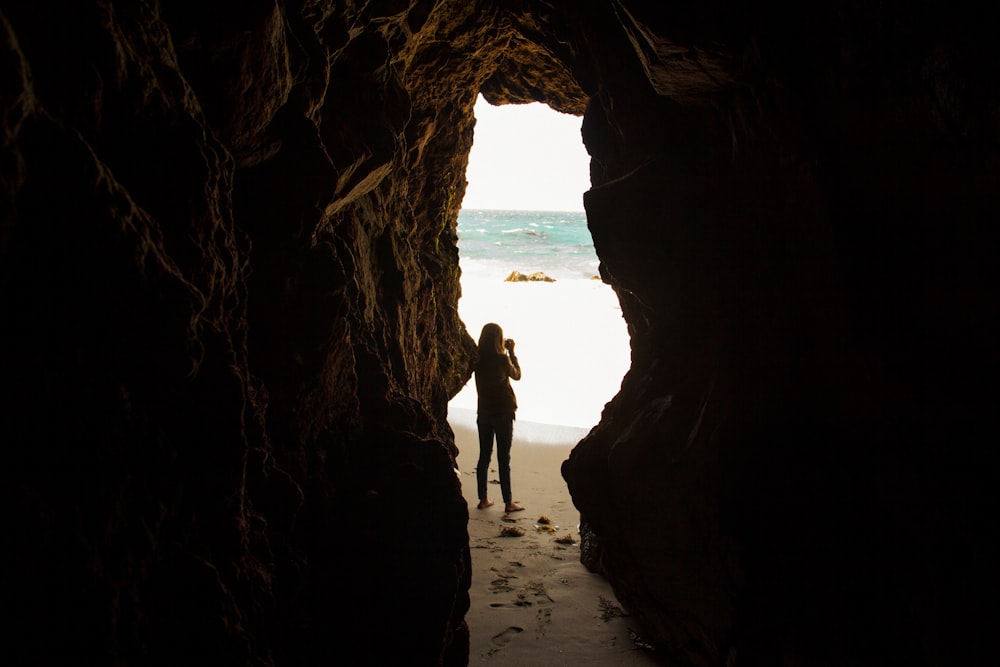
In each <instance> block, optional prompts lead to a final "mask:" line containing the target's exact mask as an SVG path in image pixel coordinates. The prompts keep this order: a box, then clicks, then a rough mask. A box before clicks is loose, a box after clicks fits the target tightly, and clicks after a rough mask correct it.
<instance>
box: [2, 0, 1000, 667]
mask: <svg viewBox="0 0 1000 667" xmlns="http://www.w3.org/2000/svg"><path fill="white" fill-rule="evenodd" d="M11 5H12V6H7V5H5V6H4V7H2V8H0V54H2V56H0V91H2V93H0V128H2V131H3V135H2V138H3V143H2V148H0V313H2V315H0V332H2V341H3V348H2V353H0V387H2V394H0V405H2V411H3V412H2V414H0V429H2V431H0V433H2V439H0V440H2V443H3V452H4V466H3V470H4V480H3V490H4V491H3V492H4V496H3V500H4V507H5V508H6V509H7V511H8V522H7V524H6V529H5V532H6V534H7V536H8V540H7V545H8V546H7V547H5V550H6V551H5V565H4V568H3V573H4V574H3V576H4V579H3V582H2V585H3V590H4V597H5V607H6V608H7V609H8V610H9V611H10V612H11V613H9V614H8V615H7V616H8V618H10V619H11V620H9V621H8V622H7V624H6V625H5V626H4V631H5V632H4V646H5V651H6V653H7V654H8V655H10V656H11V658H12V659H13V661H14V663H13V664H20V663H23V662H26V661H27V662H43V663H54V662H57V661H58V660H59V659H60V658H62V657H63V656H65V655H67V654H72V655H75V656H78V657H89V656H105V660H109V658H108V657H107V656H114V661H115V662H116V663H118V664H164V665H167V664H169V665H177V664H186V663H185V660H186V659H190V657H191V656H192V655H198V656H204V657H209V658H211V660H212V663H213V664H263V665H268V664H276V665H286V664H287V665H291V664H314V663H315V662H316V661H317V659H319V660H325V661H328V662H330V663H331V664H333V663H335V662H337V663H338V664H339V663H345V664H379V665H384V664H413V665H419V664H427V665H435V664H439V665H464V664H466V663H467V661H468V648H467V646H468V644H467V642H468V631H467V628H466V627H465V624H464V615H465V612H466V610H467V608H468V595H467V590H468V586H469V569H468V562H469V551H468V538H467V533H466V528H465V524H466V520H467V507H466V505H465V502H464V500H463V498H462V495H461V489H460V487H459V484H458V481H457V480H456V477H455V474H454V471H453V463H454V440H453V436H452V434H451V431H450V429H449V427H448V425H447V422H446V410H447V401H448V398H449V397H451V396H452V395H454V393H455V392H457V391H458V389H459V388H460V387H461V386H462V385H463V384H464V382H465V381H466V380H467V379H468V377H469V373H470V365H471V361H472V355H473V353H474V345H473V341H472V339H471V338H470V337H469V335H468V334H467V332H466V331H465V328H464V326H463V325H462V323H461V322H460V321H459V319H458V316H457V311H456V304H457V300H458V297H459V290H460V287H459V271H458V251H457V247H456V235H455V228H456V219H457V214H458V210H459V208H460V206H461V200H462V196H463V194H464V189H465V179H464V170H465V165H466V160H467V156H468V150H469V147H470V145H471V141H472V129H473V123H474V121H473V118H472V105H473V103H474V100H475V97H476V95H477V93H478V92H480V91H482V93H483V94H484V95H485V96H486V98H487V99H488V100H490V101H491V102H494V103H523V102H528V101H534V100H538V101H543V102H546V103H548V104H550V105H551V106H553V108H556V109H558V110H560V111H563V112H569V113H577V114H584V124H583V140H584V142H585V144H586V146H587V148H588V150H589V151H590V153H591V155H592V156H593V161H592V164H591V175H592V181H593V188H592V190H591V191H590V192H589V193H587V195H586V198H585V203H586V207H587V212H588V222H589V225H590V228H591V231H592V233H593V237H594V242H595V245H596V247H597V251H598V254H599V256H600V257H601V260H602V267H601V271H602V277H603V278H604V280H606V281H607V282H609V283H610V284H611V285H612V286H613V287H614V288H615V290H616V291H617V293H618V295H619V298H620V300H621V302H622V308H623V312H624V313H625V316H626V319H627V320H628V323H629V328H630V332H631V335H632V343H633V364H632V370H631V372H630V373H629V375H628V376H627V378H626V380H625V382H624V383H623V386H622V391H621V393H620V394H619V395H618V397H616V398H615V399H614V400H613V401H612V402H611V403H610V404H609V406H608V408H607V409H606V410H605V413H604V416H603V419H602V422H601V424H599V425H598V426H597V427H596V428H595V429H594V430H593V431H592V432H591V433H590V435H589V436H588V437H587V438H586V439H585V440H584V441H583V442H581V443H580V445H578V447H577V448H576V449H575V450H574V452H573V454H572V456H571V457H570V459H569V461H568V462H567V463H566V464H564V467H563V474H564V476H565V478H566V480H567V482H568V483H569V488H570V491H571V493H572V495H573V499H574V502H575V503H576V505H577V506H578V507H579V508H580V510H581V513H582V515H583V519H584V523H585V525H584V537H585V543H584V548H583V551H582V552H583V553H584V555H585V562H586V564H587V565H588V566H589V567H591V568H592V569H595V570H597V571H600V572H601V573H602V574H603V575H604V576H605V577H607V579H608V580H609V581H610V582H611V583H612V585H613V586H614V588H615V591H616V593H617V594H618V596H619V598H620V600H621V602H622V603H623V604H624V605H625V606H626V607H627V608H628V610H629V612H630V613H631V614H632V616H633V617H634V618H635V619H636V621H637V622H638V623H640V624H641V630H642V633H643V636H644V637H645V638H647V639H648V640H650V641H651V642H652V643H654V644H655V646H656V650H657V653H658V654H659V655H661V656H663V657H664V659H665V660H666V661H668V662H669V664H677V665H722V664H726V665H758V664H760V665H771V664H791V665H819V664H824V665H826V664H870V665H886V664H929V665H951V664H964V663H966V662H975V660H974V658H976V657H978V656H979V654H980V652H981V651H983V650H984V648H985V647H986V646H987V639H988V637H989V635H988V634H987V633H988V632H990V631H991V628H989V620H990V618H991V616H990V615H989V614H988V613H986V612H985V611H984V609H986V603H987V602H991V598H990V597H989V591H990V590H991V588H992V585H993V584H994V583H995V575H994V574H993V559H992V554H993V553H994V551H993V550H992V547H991V546H989V545H991V544H993V539H992V538H993V537H994V535H993V533H994V532H995V529H994V528H993V527H992V526H993V524H994V523H995V521H994V519H993V517H992V516H991V515H990V513H989V510H988V508H989V506H990V504H991V501H992V498H993V496H994V495H995V493H994V491H993V488H992V485H993V481H994V480H995V479H996V472H997V471H996V467H995V465H994V464H993V463H992V461H993V459H994V458H995V457H994V456H992V448H993V445H992V443H993V442H994V441H995V440H996V439H997V437H996V436H997V433H996V431H997V428H996V423H995V421H996V420H995V417H994V414H995V403H996V391H995V389H993V388H992V387H993V386H994V385H995V377H996V374H997V373H996V371H997V352H996V340H997V338H998V337H997V333H998V332H997V327H996V319H997V312H996V298H995V292H994V287H993V286H994V285H995V284H997V282H998V281H997V276H996V273H997V271H996V268H995V267H996V262H995V255H996V250H997V243H996V241H997V232H996V229H995V221H996V220H997V219H998V213H1000V211H998V209H1000V200H998V198H997V192H1000V187H998V186H1000V183H998V180H1000V176H998V174H1000V168H998V167H1000V165H998V156H1000V152H998V151H997V144H998V139H1000V132H998V129H1000V124H998V117H997V109H998V108H1000V106H998V102H1000V86H998V78H997V74H996V72H997V71H998V70H997V67H996V65H997V62H996V61H997V56H996V55H995V49H994V48H993V47H992V35H991V34H989V33H988V30H987V28H986V26H988V25H989V24H988V22H986V21H985V20H984V17H982V16H980V15H979V12H980V11H981V10H978V9H975V10H974V9H971V8H964V7H962V6H961V5H955V4H954V3H950V4H945V3H936V2H932V3H929V4H928V3H924V4H923V5H921V6H920V7H919V8H912V7H907V8H906V9H905V11H903V10H899V11H897V10H894V9H891V8H889V7H887V6H875V5H872V4H871V3H860V2H857V3H853V2H852V3H846V4H844V5H843V6H842V7H841V6H838V7H839V8H836V9H835V8H833V7H832V6H830V7H813V6H803V7H802V8H800V9H798V10H796V11H791V12H790V11H788V10H787V9H784V8H779V7H778V5H777V4H775V5H773V6H768V7H765V8H752V9H751V8H749V7H750V6H749V5H747V6H744V4H743V3H725V2H723V3H714V4H708V5H705V4H704V3H703V4H699V5H698V7H697V8H688V7H680V6H673V5H672V4H669V3H666V4H664V3H647V2H638V1H637V0H619V1H617V2H586V3H578V2H569V1H568V0H566V1H562V0H560V1H558V2H551V3H494V2H484V1H480V2H469V3H458V2H436V3H435V2H422V1H417V0H410V1H409V2H369V3H351V2H348V3H333V2H310V3H291V4H289V3H284V4H269V3H251V4H249V5H247V4H245V3H224V4H222V5H219V4H205V3H203V4H202V5H198V6H190V7H189V6H188V5H185V4H184V3H180V4H179V5H178V3H163V5H164V6H162V7H160V6H159V5H157V4H155V3H152V4H149V3H146V4H143V3H140V4H138V5H136V4H134V3H120V2H97V3H93V4H90V5H87V4H82V5H81V4H80V3H77V4H75V5H73V7H69V8H67V7H62V6H60V7H58V8H56V7H53V6H49V5H46V4H44V3H11ZM168 5H169V6H168ZM654 7H655V8H656V9H652V8H654ZM581 335H585V332H581Z"/></svg>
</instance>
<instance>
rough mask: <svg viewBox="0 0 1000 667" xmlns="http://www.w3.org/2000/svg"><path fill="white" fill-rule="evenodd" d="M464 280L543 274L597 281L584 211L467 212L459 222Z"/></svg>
mask: <svg viewBox="0 0 1000 667" xmlns="http://www.w3.org/2000/svg"><path fill="white" fill-rule="evenodd" d="M458 248H459V259H460V262H461V266H462V272H463V274H472V276H473V277H477V278H478V277H486V276H495V275H499V274H502V275H503V277H506V276H507V275H509V274H510V272H511V271H515V270H516V271H520V272H521V273H524V274H530V273H534V272H536V271H541V272H542V273H544V274H545V275H547V276H549V277H550V278H555V279H556V280H573V279H583V280H590V279H591V278H593V277H594V276H596V275H598V271H597V265H598V260H597V253H596V252H595V251H594V242H593V240H592V239H591V238H590V230H589V229H587V215H586V213H584V212H583V211H568V212H567V211H562V212H558V211H487V210H465V209H463V210H462V211H461V212H460V213H459V216H458Z"/></svg>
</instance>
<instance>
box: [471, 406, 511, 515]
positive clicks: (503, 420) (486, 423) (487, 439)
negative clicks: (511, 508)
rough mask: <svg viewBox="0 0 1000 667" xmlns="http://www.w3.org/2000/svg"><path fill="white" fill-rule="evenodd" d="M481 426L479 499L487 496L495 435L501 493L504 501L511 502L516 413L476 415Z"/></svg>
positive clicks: (477, 469) (477, 478) (478, 467)
mask: <svg viewBox="0 0 1000 667" xmlns="http://www.w3.org/2000/svg"><path fill="white" fill-rule="evenodd" d="M476 425H477V426H478V427H479V464H478V465H477V466H476V485H477V488H478V490H479V499H480V500H483V499H484V498H486V497H487V496H486V481H487V480H486V475H487V474H488V473H489V471H490V459H491V458H493V437H494V436H496V441H497V467H498V468H499V469H500V493H501V494H503V501H504V502H505V503H509V502H510V501H511V500H512V499H513V495H512V494H511V491H510V444H511V440H513V438H514V415H512V414H510V413H507V414H503V413H501V414H480V415H478V416H477V417H476Z"/></svg>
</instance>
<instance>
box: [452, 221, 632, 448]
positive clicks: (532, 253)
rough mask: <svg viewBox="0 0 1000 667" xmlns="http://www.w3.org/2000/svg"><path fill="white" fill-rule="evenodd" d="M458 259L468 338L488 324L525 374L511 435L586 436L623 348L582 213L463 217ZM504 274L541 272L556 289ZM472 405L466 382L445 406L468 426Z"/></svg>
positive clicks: (625, 359) (627, 359)
mask: <svg viewBox="0 0 1000 667" xmlns="http://www.w3.org/2000/svg"><path fill="white" fill-rule="evenodd" d="M458 254H459V263H460V266H461V269H462V278H461V285H462V298H461V299H459V303H458V312H459V315H460V316H461V318H462V321H463V322H464V323H465V325H466V328H467V329H468V331H469V334H470V335H471V336H472V337H473V338H478V337H479V332H480V330H481V329H482V327H483V325H484V324H486V323H487V322H496V323H497V324H499V325H500V326H501V327H502V328H503V331H504V334H505V336H506V337H509V338H513V339H514V340H515V341H516V343H517V353H518V358H519V359H520V362H521V368H522V371H523V374H524V377H522V378H521V380H520V381H518V382H516V383H515V384H514V385H513V386H514V391H515V393H516V394H517V397H518V424H517V425H516V426H515V438H517V437H524V438H528V439H538V440H544V441H559V440H561V439H565V437H570V439H571V438H572V437H576V436H579V429H584V432H586V430H589V428H590V427H592V426H594V425H595V424H596V423H597V422H598V420H599V419H600V414H601V410H602V409H603V407H604V404H605V403H606V402H607V401H608V400H610V399H611V398H612V397H613V396H614V395H615V394H616V393H617V392H618V389H619V388H620V386H621V381H622V376H623V375H624V374H625V372H626V371H627V370H628V368H629V365H630V363H631V347H630V344H629V337H628V331H627V328H626V325H625V321H624V319H623V318H622V312H621V306H620V304H619V303H618V297H617V295H616V294H615V293H614V290H612V289H611V287H609V286H608V285H606V284H604V283H603V282H602V281H601V280H600V279H597V280H595V279H594V277H595V276H597V275H598V269H597V266H598V259H597V253H596V252H595V250H594V244H593V241H592V240H591V238H590V231H589V230H588V229H587V219H586V215H585V214H584V213H583V212H550V211H487V210H463V211H462V212H461V213H460V214H459V217H458ZM512 271H520V272H521V273H524V274H531V273H535V272H536V271H541V272H542V273H544V274H545V275H547V276H549V277H550V278H554V279H555V282H506V281H505V280H504V279H505V278H506V277H507V276H508V275H510V273H511V272H512ZM475 408H476V393H475V387H474V383H473V382H472V381H470V382H469V383H468V384H467V385H466V386H465V388H464V389H463V390H462V391H461V392H460V393H459V394H458V395H457V396H455V397H454V398H453V399H452V401H451V402H450V403H449V418H450V419H451V421H452V423H453V424H455V425H466V426H468V425H470V424H471V425H472V426H474V424H475ZM543 426H544V427H545V428H543ZM551 427H559V428H557V429H556V430H553V429H552V428H551ZM567 428H568V429H570V431H566V430H565V429H567ZM573 429H577V430H576V431H574V430H573ZM569 432H572V433H573V434H574V435H573V436H566V434H567V433H569ZM560 433H561V434H562V435H558V434H560ZM518 434H520V436H519V435H518ZM553 434H556V435H553Z"/></svg>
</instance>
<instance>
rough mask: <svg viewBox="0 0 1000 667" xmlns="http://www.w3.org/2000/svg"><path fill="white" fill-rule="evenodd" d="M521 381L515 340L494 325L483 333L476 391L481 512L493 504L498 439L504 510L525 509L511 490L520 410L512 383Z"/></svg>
mask: <svg viewBox="0 0 1000 667" xmlns="http://www.w3.org/2000/svg"><path fill="white" fill-rule="evenodd" d="M520 379H521V366H520V365H519V364H518V363H517V355H515V354H514V341H513V340H511V339H509V338H508V339H507V340H504V337H503V330H502V329H501V328H500V325H498V324H494V323H493V322H490V323H489V324H487V325H485V326H484V327H483V330H482V332H481V333H480V334H479V361H478V363H477V364H476V392H477V394H478V395H479V399H478V407H477V415H476V425H477V426H478V427H479V464H478V465H477V466H476V484H477V487H478V491H479V509H486V508H487V507H489V506H491V505H492V504H493V501H492V500H490V499H489V498H488V497H487V493H486V475H487V473H488V472H489V467H490V459H491V458H492V457H493V439H494V437H496V443H497V465H498V467H499V469H500V492H501V494H503V501H504V505H505V507H504V509H505V510H506V511H508V512H518V511H520V510H523V509H524V508H523V507H521V506H520V505H518V504H517V503H515V502H514V500H513V495H512V494H511V489H510V446H511V441H512V439H513V437H514V413H515V412H516V411H517V398H516V397H515V396H514V390H513V389H512V388H511V386H510V381H511V380H520Z"/></svg>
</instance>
